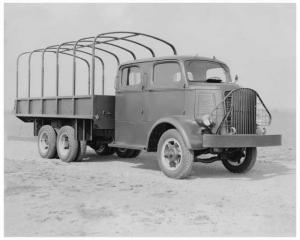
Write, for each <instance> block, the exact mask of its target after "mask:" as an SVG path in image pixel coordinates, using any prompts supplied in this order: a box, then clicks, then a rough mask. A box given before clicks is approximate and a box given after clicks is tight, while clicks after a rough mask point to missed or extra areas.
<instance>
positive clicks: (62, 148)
mask: <svg viewBox="0 0 300 240" xmlns="http://www.w3.org/2000/svg"><path fill="white" fill-rule="evenodd" d="M58 149H59V153H60V155H61V157H62V158H65V157H67V156H68V155H69V153H70V143H69V137H68V135H67V134H65V133H63V134H61V135H60V137H59V139H58Z"/></svg>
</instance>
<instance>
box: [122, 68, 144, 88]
mask: <svg viewBox="0 0 300 240" xmlns="http://www.w3.org/2000/svg"><path fill="white" fill-rule="evenodd" d="M141 82H142V77H141V71H140V69H139V67H136V66H132V67H125V68H123V70H122V77H121V85H122V88H131V87H133V88H135V87H136V86H139V85H140V84H141Z"/></svg>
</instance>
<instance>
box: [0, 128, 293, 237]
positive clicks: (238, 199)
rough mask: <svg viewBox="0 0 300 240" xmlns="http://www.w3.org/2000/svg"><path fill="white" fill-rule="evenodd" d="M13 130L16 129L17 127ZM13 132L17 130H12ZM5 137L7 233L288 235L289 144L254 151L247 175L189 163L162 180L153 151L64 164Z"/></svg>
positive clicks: (290, 225) (33, 145) (290, 218)
mask: <svg viewBox="0 0 300 240" xmlns="http://www.w3.org/2000/svg"><path fill="white" fill-rule="evenodd" d="M15 130H16V129H15ZM17 131H19V130H17ZM8 139H9V140H6V141H5V173H4V174H5V235H6V236H294V235H295V228H296V227H295V224H296V223H295V222H296V216H295V215H296V213H295V207H296V203H295V189H296V185H295V184H296V183H295V174H296V173H295V168H296V166H295V165H296V164H295V159H296V157H295V147H294V146H292V145H291V144H285V145H284V146H282V147H272V148H260V149H259V151H258V160H257V163H256V165H255V167H254V169H253V170H252V171H251V172H249V173H248V174H244V175H235V174H232V173H230V172H228V171H227V170H226V169H225V168H224V167H223V166H222V164H221V163H220V162H216V163H213V164H207V165H206V164H201V163H195V164H194V167H193V172H192V176H191V177H190V178H189V179H185V180H174V179H170V178H167V177H165V176H164V175H163V174H162V173H161V172H160V171H159V169H158V165H157V162H156V156H155V154H149V153H143V154H141V155H140V156H139V157H138V158H136V159H119V158H117V157H116V156H110V157H99V156H96V155H95V154H94V152H93V151H92V150H91V149H88V157H89V158H88V159H87V160H86V161H84V162H80V163H71V164H67V163H64V162H61V161H60V160H58V159H53V160H47V159H42V158H40V157H39V155H38V151H37V147H36V143H35V142H32V141H16V140H15V139H16V138H10V137H9V138H8Z"/></svg>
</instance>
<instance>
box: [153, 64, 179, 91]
mask: <svg viewBox="0 0 300 240" xmlns="http://www.w3.org/2000/svg"><path fill="white" fill-rule="evenodd" d="M153 85H154V87H157V88H172V87H178V86H180V85H182V75H181V70H180V65H179V63H177V62H166V63H159V64H155V65H154V70H153Z"/></svg>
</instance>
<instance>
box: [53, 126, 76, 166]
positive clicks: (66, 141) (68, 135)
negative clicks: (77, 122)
mask: <svg viewBox="0 0 300 240" xmlns="http://www.w3.org/2000/svg"><path fill="white" fill-rule="evenodd" d="M56 148H57V153H58V156H59V158H60V159H61V160H62V161H64V162H72V161H75V160H76V158H77V157H78V151H79V142H78V141H77V140H76V139H75V129H74V128H73V127H71V126H64V127H62V128H61V129H60V130H59V132H58V136H57V141H56Z"/></svg>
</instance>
